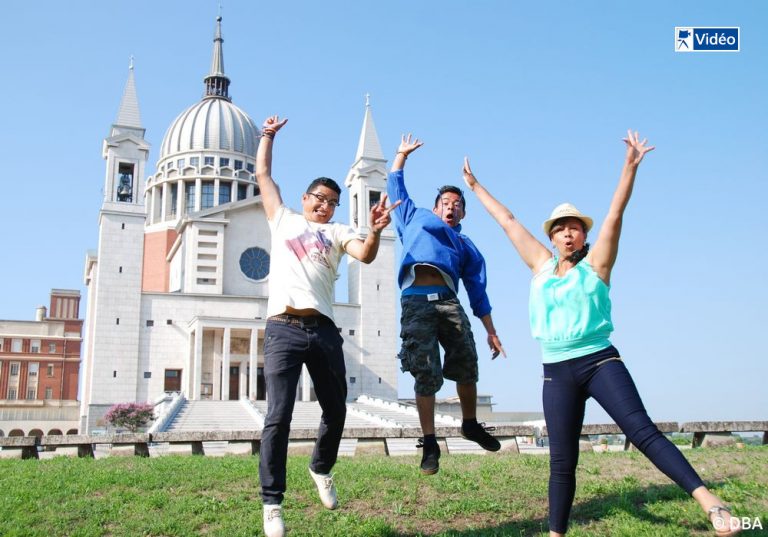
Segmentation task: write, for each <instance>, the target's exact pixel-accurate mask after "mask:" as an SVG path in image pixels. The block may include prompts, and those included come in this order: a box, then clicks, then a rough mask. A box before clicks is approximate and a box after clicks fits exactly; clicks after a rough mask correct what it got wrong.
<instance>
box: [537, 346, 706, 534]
mask: <svg viewBox="0 0 768 537" xmlns="http://www.w3.org/2000/svg"><path fill="white" fill-rule="evenodd" d="M590 397H594V398H595V401H597V402H598V403H599V404H600V406H602V407H603V408H604V409H605V411H606V412H608V414H609V415H610V416H611V418H613V420H614V421H615V422H616V424H617V425H618V426H619V427H620V428H621V430H622V431H624V434H625V435H626V436H627V438H628V439H629V440H630V441H631V442H632V443H633V444H634V445H635V446H637V448H638V449H639V450H640V451H641V452H642V453H643V454H644V455H645V456H646V457H648V458H649V459H650V460H651V462H652V463H653V464H654V465H655V466H656V467H657V468H658V469H659V470H661V471H662V472H664V473H665V474H666V475H667V476H668V477H669V478H670V479H672V480H673V481H674V482H675V483H677V484H678V485H679V486H680V487H682V488H683V489H685V491H686V492H687V493H688V494H690V493H691V492H693V491H694V489H696V488H698V487H700V486H702V485H703V484H704V483H703V482H702V481H701V478H699V476H698V475H697V474H696V471H695V470H694V469H693V468H692V467H691V465H690V464H689V463H688V461H687V460H686V459H685V457H683V455H682V454H681V453H680V450H679V449H678V448H677V447H675V445H674V444H672V442H670V441H669V440H668V439H667V437H665V436H664V435H663V434H661V432H660V431H659V430H658V428H656V426H655V425H654V424H653V422H652V421H651V418H649V417H648V413H647V412H646V410H645V407H644V406H643V402H642V400H641V399H640V395H639V394H638V393H637V388H636V387H635V383H634V382H633V380H632V377H631V376H630V374H629V371H627V368H626V366H625V365H624V362H622V361H621V359H620V358H619V351H617V350H616V349H615V348H614V347H613V346H611V347H608V348H607V349H603V350H601V351H598V352H595V353H593V354H588V355H587V356H582V357H580V358H574V359H572V360H565V361H563V362H557V363H554V364H544V389H543V400H544V419H545V420H546V422H547V431H548V434H549V454H550V462H549V470H550V473H549V529H550V530H551V531H556V532H558V533H565V532H566V530H567V529H568V517H569V516H570V513H571V505H572V504H573V495H574V492H575V491H576V463H577V462H578V460H579V436H580V435H581V425H582V423H583V422H584V407H585V404H586V402H587V399H589V398H590Z"/></svg>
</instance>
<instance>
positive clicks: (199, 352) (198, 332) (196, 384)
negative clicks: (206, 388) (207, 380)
mask: <svg viewBox="0 0 768 537" xmlns="http://www.w3.org/2000/svg"><path fill="white" fill-rule="evenodd" d="M192 357H193V358H192V359H193V362H194V374H193V375H192V383H193V384H192V399H195V400H198V399H200V389H201V385H200V384H201V382H202V379H203V326H202V325H201V324H199V323H198V325H197V328H196V329H195V348H194V351H193V353H192Z"/></svg>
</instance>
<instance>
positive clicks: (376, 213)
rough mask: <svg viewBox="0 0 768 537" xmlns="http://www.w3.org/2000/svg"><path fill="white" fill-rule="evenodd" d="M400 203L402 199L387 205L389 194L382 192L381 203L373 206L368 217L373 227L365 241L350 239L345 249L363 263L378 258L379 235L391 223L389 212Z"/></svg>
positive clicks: (369, 223) (370, 225)
mask: <svg viewBox="0 0 768 537" xmlns="http://www.w3.org/2000/svg"><path fill="white" fill-rule="evenodd" d="M398 205H400V200H398V201H396V202H395V203H393V204H392V205H391V206H389V207H387V195H386V194H382V196H381V199H380V200H379V203H376V204H374V205H373V207H371V212H370V215H369V217H368V226H369V227H370V228H371V232H370V233H368V236H367V237H366V238H365V240H364V241H361V240H360V239H354V240H351V241H349V242H348V243H347V244H346V246H345V247H344V250H345V251H346V252H347V253H348V254H349V255H351V256H352V257H354V258H355V259H357V260H358V261H362V262H363V263H370V262H371V261H373V260H374V259H376V254H377V253H378V251H379V237H380V236H381V232H382V231H383V230H384V228H385V227H387V226H388V225H389V222H390V221H391V218H390V216H389V213H390V212H392V210H394V209H395V207H397V206H398Z"/></svg>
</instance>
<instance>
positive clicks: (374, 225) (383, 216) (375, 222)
mask: <svg viewBox="0 0 768 537" xmlns="http://www.w3.org/2000/svg"><path fill="white" fill-rule="evenodd" d="M400 203H402V201H401V200H397V201H396V202H395V203H393V204H392V205H390V206H389V207H387V195H386V194H382V195H381V199H380V200H379V203H376V204H375V205H374V206H373V207H371V214H370V217H369V219H368V222H369V225H370V226H371V230H372V231H373V232H374V233H376V234H377V235H378V234H379V233H381V231H382V230H383V229H384V228H385V227H387V226H388V225H389V223H390V222H391V221H392V218H391V217H390V216H389V213H391V212H392V211H393V210H394V209H395V207H397V206H398V205H400Z"/></svg>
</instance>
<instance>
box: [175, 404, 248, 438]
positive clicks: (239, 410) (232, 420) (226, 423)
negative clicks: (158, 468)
mask: <svg viewBox="0 0 768 537" xmlns="http://www.w3.org/2000/svg"><path fill="white" fill-rule="evenodd" d="M246 404H247V403H243V402H240V401H185V402H184V403H183V404H182V406H181V408H180V409H179V411H178V413H177V414H176V416H175V417H174V418H173V420H172V421H171V422H170V423H169V424H168V426H167V427H166V428H165V431H167V432H188V431H252V430H257V429H261V428H262V425H261V423H259V422H257V420H256V419H255V418H254V416H253V414H251V413H250V412H249V411H248V410H247V408H246V406H245V405H246Z"/></svg>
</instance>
